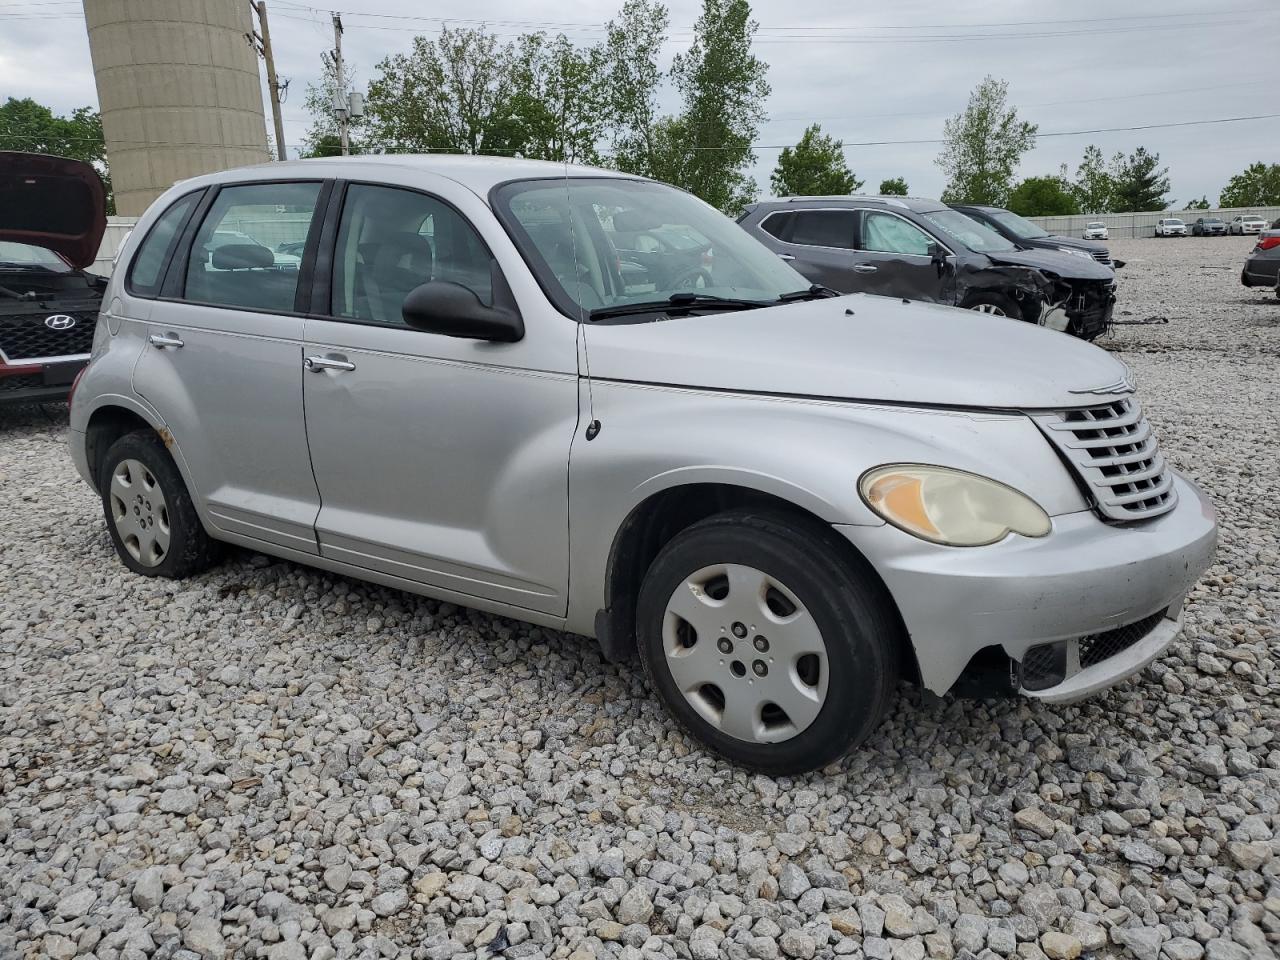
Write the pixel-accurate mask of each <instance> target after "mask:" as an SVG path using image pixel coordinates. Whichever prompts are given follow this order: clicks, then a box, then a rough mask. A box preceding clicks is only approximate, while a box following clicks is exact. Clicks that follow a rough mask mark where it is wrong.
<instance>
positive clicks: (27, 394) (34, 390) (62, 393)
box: [0, 354, 89, 404]
mask: <svg viewBox="0 0 1280 960" xmlns="http://www.w3.org/2000/svg"><path fill="white" fill-rule="evenodd" d="M88 362H89V357H88V355H87V354H86V355H84V356H82V357H65V358H59V359H58V360H57V361H56V362H40V361H37V362H35V363H16V364H9V363H5V362H3V361H0V404H16V403H54V402H60V401H63V400H66V399H67V394H68V393H70V392H71V384H72V382H73V381H74V380H75V378H76V374H78V373H79V372H80V371H81V370H83V369H84V367H85V364H87V363H88Z"/></svg>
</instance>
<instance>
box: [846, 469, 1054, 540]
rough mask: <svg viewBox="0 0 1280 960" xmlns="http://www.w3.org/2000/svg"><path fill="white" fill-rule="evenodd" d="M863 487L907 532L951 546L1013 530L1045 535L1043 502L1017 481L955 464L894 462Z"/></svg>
mask: <svg viewBox="0 0 1280 960" xmlns="http://www.w3.org/2000/svg"><path fill="white" fill-rule="evenodd" d="M858 492H859V493H860V494H862V499H863V500H864V501H865V502H866V504H867V506H868V507H870V508H871V509H872V510H873V511H875V513H876V514H878V515H879V516H881V517H883V518H884V519H885V520H887V521H888V522H889V523H891V524H893V525H894V526H895V527H898V528H899V529H901V530H905V531H906V532H907V533H910V534H912V535H913V536H917V537H919V538H920V539H922V540H928V541H930V542H931V543H941V544H946V545H947V546H951V547H981V546H985V545H986V544H989V543H995V542H997V541H999V540H1003V539H1004V538H1005V537H1006V536H1008V535H1009V534H1010V533H1019V534H1022V536H1024V537H1043V536H1046V535H1047V534H1048V533H1049V531H1050V529H1052V524H1051V523H1050V522H1049V515H1048V514H1047V513H1045V512H1044V510H1043V509H1041V507H1040V505H1039V504H1038V503H1036V502H1035V501H1034V500H1032V499H1031V498H1030V497H1028V496H1026V495H1025V494H1022V493H1019V492H1018V491H1017V490H1015V489H1013V487H1010V486H1006V485H1005V484H1003V483H1000V482H998V481H996V480H990V479H988V478H987V477H980V476H978V475H977V474H976V473H968V472H966V471H964V470H955V469H952V468H951V467H933V466H927V465H924V464H912V463H893V464H887V465H885V466H883V467H874V468H873V469H871V470H868V471H867V472H866V473H864V474H863V475H862V479H861V480H860V481H858Z"/></svg>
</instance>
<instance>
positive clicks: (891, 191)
mask: <svg viewBox="0 0 1280 960" xmlns="http://www.w3.org/2000/svg"><path fill="white" fill-rule="evenodd" d="M909 192H910V188H909V187H908V186H907V181H906V180H905V179H904V178H903V177H891V178H890V179H888V180H881V181H880V195H881V196H882V197H905V196H907V194H908V193H909Z"/></svg>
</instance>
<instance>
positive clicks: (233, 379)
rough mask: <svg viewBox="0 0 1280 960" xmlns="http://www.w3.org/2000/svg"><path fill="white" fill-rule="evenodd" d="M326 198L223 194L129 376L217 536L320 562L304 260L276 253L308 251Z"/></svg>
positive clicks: (277, 190)
mask: <svg viewBox="0 0 1280 960" xmlns="http://www.w3.org/2000/svg"><path fill="white" fill-rule="evenodd" d="M321 187H322V185H321V184H320V183H318V182H312V183H281V182H275V183H267V184H244V185H236V186H228V187H224V188H223V189H222V190H221V191H219V192H218V194H217V196H216V197H215V198H214V200H213V203H212V205H211V206H210V207H209V210H208V212H207V213H206V214H205V216H204V218H203V220H202V221H201V223H200V224H199V226H198V228H197V229H196V230H195V235H194V238H193V240H192V242H191V244H190V248H189V249H190V253H189V255H187V257H186V260H185V262H184V260H183V256H182V251H179V253H178V256H177V257H176V258H175V262H174V263H173V266H172V267H171V268H170V271H169V273H170V275H171V276H176V277H177V281H176V282H175V283H174V286H173V288H172V291H171V292H172V293H173V296H172V297H166V298H165V299H161V300H158V301H156V302H155V303H154V304H153V305H152V308H151V311H150V315H149V318H148V321H147V322H148V340H147V342H146V344H145V346H144V347H143V352H142V355H141V356H140V357H139V358H138V362H137V364H136V365H135V367H134V373H133V380H134V388H135V389H136V390H137V391H138V393H139V394H141V395H142V396H144V397H146V398H147V399H148V400H149V401H150V402H151V403H152V405H153V406H154V407H155V408H156V410H158V411H159V412H160V415H161V417H163V419H164V422H165V424H166V426H167V427H168V429H169V431H170V433H171V434H172V436H173V440H174V442H175V443H176V445H177V449H178V450H179V451H180V453H181V455H182V457H183V458H184V459H185V460H186V462H187V466H188V468H189V470H190V474H191V477H192V479H193V480H194V482H195V485H196V488H197V489H196V494H197V495H198V496H199V497H200V499H201V500H202V501H203V506H204V508H205V511H206V513H207V516H208V518H209V521H210V522H211V523H212V524H213V526H214V527H216V528H217V529H218V530H222V531H225V532H227V533H231V534H238V535H240V536H244V537H251V538H253V539H255V540H264V541H266V542H268V543H273V544H277V545H279V546H283V547H289V548H292V549H294V550H300V551H303V552H305V553H316V552H317V547H316V540H315V531H314V526H313V525H314V523H315V518H316V513H317V512H318V511H319V506H320V504H319V494H318V492H317V490H316V484H315V480H314V479H313V478H312V474H311V461H310V457H309V455H308V450H307V438H306V431H305V427H304V424H303V417H302V372H303V371H302V352H303V351H302V334H303V318H302V316H301V314H300V312H299V311H297V310H296V309H295V295H296V292H297V288H298V276H299V271H298V265H299V259H300V258H299V257H298V256H297V255H293V254H288V253H283V252H280V251H279V249H278V248H279V247H280V245H282V244H284V245H292V244H301V243H302V242H303V241H305V239H306V237H307V233H308V231H309V229H310V227H311V222H312V219H313V215H314V213H315V210H316V206H317V201H318V198H319V195H320V193H321ZM174 271H178V273H177V274H176V275H175V274H174ZM170 282H171V281H169V280H166V291H167V292H169V286H168V285H169V284H170Z"/></svg>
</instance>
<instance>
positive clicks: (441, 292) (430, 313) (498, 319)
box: [400, 280, 524, 343]
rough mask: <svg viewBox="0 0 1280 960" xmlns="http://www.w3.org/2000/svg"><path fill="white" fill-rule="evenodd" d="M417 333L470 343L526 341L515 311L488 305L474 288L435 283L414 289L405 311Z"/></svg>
mask: <svg viewBox="0 0 1280 960" xmlns="http://www.w3.org/2000/svg"><path fill="white" fill-rule="evenodd" d="M400 312H401V315H402V316H403V317H404V322H405V323H407V324H408V325H409V326H411V327H413V329H415V330H423V331H425V332H427V333H439V334H443V335H444V336H446V337H461V338H463V339H466V340H490V341H494V342H497V343H515V342H516V341H517V340H522V339H524V321H523V320H522V319H521V318H520V313H519V311H518V310H516V309H515V308H514V304H513V305H512V306H511V307H503V306H497V305H495V306H492V307H490V306H486V305H485V304H484V303H482V302H481V300H480V298H479V297H478V296H476V294H475V291H474V290H472V289H471V288H470V287H464V286H463V285H462V284H460V283H450V282H448V281H444V280H433V281H431V282H430V283H424V284H422V285H421V286H418V287H414V288H413V289H412V290H410V291H409V295H408V296H407V297H405V298H404V306H403V307H402V308H401V311H400Z"/></svg>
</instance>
